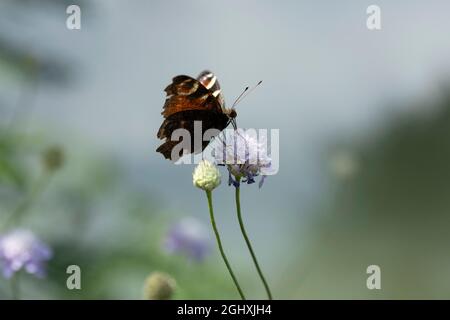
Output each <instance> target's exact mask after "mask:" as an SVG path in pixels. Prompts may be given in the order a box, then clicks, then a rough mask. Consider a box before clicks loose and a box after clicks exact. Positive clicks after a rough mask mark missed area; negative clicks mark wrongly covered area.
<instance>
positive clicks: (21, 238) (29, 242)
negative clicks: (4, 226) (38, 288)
mask: <svg viewBox="0 0 450 320" xmlns="http://www.w3.org/2000/svg"><path fill="white" fill-rule="evenodd" d="M51 257H52V251H51V249H50V247H49V246H47V245H46V244H45V243H44V242H42V241H41V240H39V239H38V238H37V237H36V236H35V235H34V234H33V233H32V232H31V231H29V230H24V229H16V230H13V231H10V232H9V233H7V234H4V235H1V236H0V267H1V268H2V272H3V276H4V277H5V278H11V277H12V276H13V275H14V274H15V273H16V272H18V271H20V270H21V269H23V270H25V271H26V272H28V273H30V274H33V275H35V276H37V277H44V276H45V269H46V262H47V260H49V259H50V258H51Z"/></svg>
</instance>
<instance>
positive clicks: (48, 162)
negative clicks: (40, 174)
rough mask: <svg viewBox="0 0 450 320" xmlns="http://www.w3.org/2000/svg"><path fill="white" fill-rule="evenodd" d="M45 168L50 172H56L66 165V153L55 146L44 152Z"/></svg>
mask: <svg viewBox="0 0 450 320" xmlns="http://www.w3.org/2000/svg"><path fill="white" fill-rule="evenodd" d="M42 162H43V165H44V168H45V169H46V170H48V171H55V170H58V169H59V168H61V167H62V165H63V164H64V152H63V150H62V149H61V148H60V147H57V146H53V147H50V148H48V149H47V150H45V151H44V155H43V159H42Z"/></svg>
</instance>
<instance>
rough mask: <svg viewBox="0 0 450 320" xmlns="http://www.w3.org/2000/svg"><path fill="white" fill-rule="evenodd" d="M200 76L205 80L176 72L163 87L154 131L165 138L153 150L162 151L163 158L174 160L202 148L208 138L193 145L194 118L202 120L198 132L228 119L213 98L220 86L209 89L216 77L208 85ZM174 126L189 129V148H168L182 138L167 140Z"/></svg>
mask: <svg viewBox="0 0 450 320" xmlns="http://www.w3.org/2000/svg"><path fill="white" fill-rule="evenodd" d="M202 74H203V73H202ZM202 74H201V75H202ZM200 80H202V81H203V83H206V80H207V79H206V78H204V79H202V78H201V76H199V80H196V79H193V78H191V77H189V76H184V75H182V76H177V77H175V78H173V79H172V83H171V84H170V85H169V86H167V88H166V89H165V91H166V93H167V98H166V102H165V103H164V107H163V111H162V115H163V116H164V118H165V119H164V122H163V123H162V125H161V127H160V128H159V131H158V134H157V137H158V138H159V139H165V141H164V143H163V144H162V145H160V146H159V147H158V149H157V150H156V151H157V152H160V153H161V154H163V155H164V157H165V158H166V159H171V160H173V161H176V160H178V159H179V158H180V157H181V156H182V155H184V154H189V153H192V152H194V153H197V152H201V151H203V149H205V148H206V146H207V145H208V143H209V141H202V144H201V146H200V147H197V148H196V149H195V148H194V147H195V144H194V121H201V122H202V136H203V132H205V131H206V130H208V129H211V128H215V129H218V130H223V129H224V128H225V127H226V125H227V123H228V116H226V115H225V114H224V113H223V111H222V105H221V104H220V101H219V100H218V99H217V96H218V95H219V94H220V91H219V92H217V90H220V87H219V89H216V90H215V91H211V88H213V87H214V85H215V83H217V80H215V83H213V84H212V85H208V84H207V85H205V84H203V83H202V82H200ZM217 85H218V83H217ZM208 87H209V88H208ZM216 88H217V87H216ZM214 92H215V93H216V95H214ZM176 129H185V130H187V131H189V133H190V136H191V144H190V145H191V148H190V150H181V151H180V154H177V155H172V149H173V148H174V147H175V146H176V145H177V144H178V143H181V142H182V138H181V140H179V141H178V140H177V141H174V140H171V136H172V133H173V132H174V131H175V130H176ZM174 157H175V158H174Z"/></svg>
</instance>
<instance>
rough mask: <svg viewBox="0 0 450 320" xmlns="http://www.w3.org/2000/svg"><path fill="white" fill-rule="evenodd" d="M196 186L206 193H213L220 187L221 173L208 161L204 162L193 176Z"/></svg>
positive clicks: (201, 162)
mask: <svg viewBox="0 0 450 320" xmlns="http://www.w3.org/2000/svg"><path fill="white" fill-rule="evenodd" d="M192 178H193V179H192V180H193V183H194V186H196V187H198V188H200V189H203V190H205V191H212V190H213V189H215V188H217V187H218V186H219V185H220V172H219V170H218V169H217V168H216V166H215V165H214V164H212V163H211V162H209V161H208V160H202V161H200V163H199V164H198V166H197V167H196V168H195V170H194V173H193V175H192Z"/></svg>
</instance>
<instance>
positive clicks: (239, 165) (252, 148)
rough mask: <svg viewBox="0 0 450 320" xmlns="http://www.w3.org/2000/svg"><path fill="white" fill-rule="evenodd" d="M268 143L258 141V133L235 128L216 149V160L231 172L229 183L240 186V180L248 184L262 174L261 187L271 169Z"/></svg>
mask: <svg viewBox="0 0 450 320" xmlns="http://www.w3.org/2000/svg"><path fill="white" fill-rule="evenodd" d="M267 151H268V150H267V144H266V143H265V141H258V138H257V136H256V133H255V134H254V135H252V134H250V133H249V131H244V130H242V129H237V130H233V133H232V134H231V135H229V136H227V137H226V138H225V140H224V141H223V142H222V143H221V144H219V145H218V147H217V149H216V155H215V158H216V162H217V163H218V164H219V165H220V164H222V165H226V166H227V168H228V172H229V181H228V184H229V185H231V184H233V185H234V186H235V187H239V181H242V182H244V183H247V184H252V183H254V182H255V177H257V176H259V175H261V176H262V177H261V180H260V182H259V187H260V188H261V187H262V185H263V183H264V179H265V178H266V176H267V175H268V174H270V170H271V162H272V160H271V158H270V157H269V156H268V155H267Z"/></svg>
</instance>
